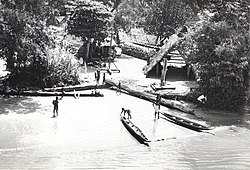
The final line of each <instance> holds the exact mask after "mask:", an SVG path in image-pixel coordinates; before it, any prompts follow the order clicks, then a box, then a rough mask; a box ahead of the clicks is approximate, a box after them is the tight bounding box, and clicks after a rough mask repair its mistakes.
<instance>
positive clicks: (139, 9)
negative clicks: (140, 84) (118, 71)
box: [0, 0, 250, 109]
mask: <svg viewBox="0 0 250 170" xmlns="http://www.w3.org/2000/svg"><path fill="white" fill-rule="evenodd" d="M72 5H73V7H72ZM249 8H250V4H249V2H248V1H247V0H222V1H216V0H207V1H199V0H177V1H171V0H163V1H158V0H153V1H152V0H133V1H131V0H123V1H120V0H94V1H90V0H80V1H70V0H24V1H20V0H1V1H0V37H1V42H0V57H1V58H4V59H5V60H6V61H7V68H8V70H9V71H10V75H9V79H8V80H7V82H8V83H7V84H8V85H10V86H13V87H15V88H24V87H27V86H32V87H39V88H43V87H51V86H60V85H69V84H78V83H79V76H78V69H79V62H78V61H77V60H76V59H75V54H76V53H77V50H76V49H75V48H74V47H72V44H68V45H65V44H64V43H63V42H65V37H67V36H68V35H67V34H70V35H74V36H77V37H80V39H81V41H80V42H81V43H86V44H87V50H86V54H85V59H86V58H88V57H89V54H90V51H89V48H88V47H89V46H90V43H95V44H98V45H99V44H100V43H101V42H102V41H103V40H104V39H105V38H106V37H107V36H108V34H110V33H112V34H113V32H114V31H116V32H117V30H123V31H124V32H127V33H128V32H130V31H131V30H133V29H132V28H143V29H144V31H145V32H146V33H148V34H152V35H154V36H156V37H157V38H156V40H155V44H154V45H162V44H163V43H164V42H165V41H167V39H168V37H169V36H171V35H172V34H173V33H176V30H178V29H179V28H180V27H183V26H184V25H185V26H187V28H188V35H187V36H186V39H185V40H184V41H183V42H182V43H181V45H180V46H177V47H176V48H178V50H179V51H180V52H181V53H182V54H183V56H185V58H186V60H187V61H188V62H189V63H190V64H192V65H193V66H194V69H195V70H196V72H197V82H198V83H199V84H200V87H201V90H202V93H203V94H204V95H205V96H207V101H206V105H207V106H209V107H212V108H219V109H235V108H237V107H239V106H241V105H242V104H244V103H245V101H246V100H247V99H248V96H247V91H248V88H249V83H248V82H249V49H250V48H249V42H250V39H249V38H250V34H249V29H250V27H249V23H250V14H249V11H250V10H249ZM60 15H63V16H65V15H69V17H67V16H66V17H65V20H67V21H66V22H65V25H63V26H62V25H58V24H60V22H59V21H58V20H56V16H60ZM51 24H55V25H56V26H58V27H62V28H64V27H66V28H67V29H66V30H65V29H63V30H61V33H63V34H61V33H60V31H59V32H58V33H55V34H54V33H53V34H54V36H51V35H50V31H49V30H50V29H52V28H51V26H50V25H51ZM67 38H68V40H70V39H71V40H72V39H74V38H73V36H72V37H71V38H69V37H67ZM75 43H78V44H79V41H78V40H77V41H74V42H73V44H74V45H73V46H75ZM79 48H80V47H79ZM124 49H125V51H126V52H127V53H134V49H132V48H131V47H130V46H129V45H127V46H125V48H124ZM136 50H138V49H136ZM136 50H135V51H136ZM72 51H74V52H72ZM136 53H137V52H136ZM138 53H140V54H141V55H142V56H141V58H143V57H146V58H148V56H150V57H152V56H153V54H154V53H151V52H146V51H140V49H139V51H138Z"/></svg>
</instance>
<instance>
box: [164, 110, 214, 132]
mask: <svg viewBox="0 0 250 170" xmlns="http://www.w3.org/2000/svg"><path fill="white" fill-rule="evenodd" d="M161 114H162V115H163V116H164V117H162V118H163V119H165V120H167V121H169V122H172V123H174V124H177V125H180V126H182V127H185V128H188V129H191V130H194V131H197V132H202V131H203V130H211V128H209V127H207V126H204V125H201V124H199V123H195V122H193V121H190V120H187V119H184V118H181V117H178V116H173V115H170V114H167V113H163V112H162V113H161Z"/></svg>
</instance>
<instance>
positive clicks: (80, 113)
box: [0, 90, 250, 170]
mask: <svg viewBox="0 0 250 170" xmlns="http://www.w3.org/2000/svg"><path fill="white" fill-rule="evenodd" d="M101 92H102V93H103V94H104V97H82V98H80V99H74V98H73V97H64V98H63V99H62V100H61V101H60V102H59V117H58V118H51V116H52V109H53V108H52V100H53V99H54V97H10V98H5V99H4V98H0V104H1V105H0V113H1V114H0V131H1V132H0V169H60V170H62V169H174V170H187V169H192V170H193V169H202V170H206V169H207V170H209V169H211V170H212V169H213V170H214V169H232V170H236V169H249V168H250V161H249V160H250V143H249V141H250V115H249V114H248V110H249V108H245V109H244V111H242V113H225V112H224V113H223V114H219V115H218V114H210V115H206V116H205V117H204V119H205V120H207V122H204V121H202V120H196V121H198V122H200V123H211V124H212V125H214V129H213V130H211V132H212V133H214V135H211V134H208V133H198V132H194V131H191V130H189V129H185V128H183V127H179V126H177V125H174V124H172V123H170V122H167V121H165V120H163V119H159V120H157V121H153V119H154V110H153V107H152V104H151V103H150V102H147V101H144V100H141V99H138V98H134V97H131V96H128V95H126V94H121V95H117V94H116V92H115V91H110V90H101ZM122 107H124V108H129V109H130V110H131V112H132V113H131V114H132V121H133V123H134V124H136V125H137V126H138V127H140V129H141V130H142V131H143V132H144V134H145V135H146V136H147V137H148V138H149V139H150V140H151V141H152V142H150V147H147V146H144V145H141V144H139V143H138V142H137V141H135V140H134V139H133V137H132V136H131V135H130V134H129V133H128V132H127V130H126V129H125V128H124V126H123V125H122V123H121V121H120V120H119V115H120V112H121V108H122ZM163 110H164V111H166V112H169V113H172V114H180V115H182V116H186V115H185V114H181V113H179V112H177V111H173V110H168V109H167V108H163ZM159 139H164V140H161V141H157V140H159Z"/></svg>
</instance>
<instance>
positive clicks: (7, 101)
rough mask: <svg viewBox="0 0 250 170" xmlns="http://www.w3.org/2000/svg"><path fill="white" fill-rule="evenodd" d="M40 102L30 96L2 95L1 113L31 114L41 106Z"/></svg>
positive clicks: (0, 97) (0, 101) (0, 100)
mask: <svg viewBox="0 0 250 170" xmlns="http://www.w3.org/2000/svg"><path fill="white" fill-rule="evenodd" d="M39 106H40V104H39V103H37V101H34V100H33V99H32V98H28V97H3V96H0V115H1V114H9V113H16V114H29V113H33V112H35V111H36V110H37V108H39Z"/></svg>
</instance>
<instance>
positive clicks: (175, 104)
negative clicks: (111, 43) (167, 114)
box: [106, 79, 194, 114]
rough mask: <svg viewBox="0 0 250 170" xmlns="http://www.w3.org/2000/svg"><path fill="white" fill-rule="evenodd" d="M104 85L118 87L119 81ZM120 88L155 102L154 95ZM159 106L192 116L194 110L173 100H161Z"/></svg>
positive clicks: (107, 81)
mask: <svg viewBox="0 0 250 170" xmlns="http://www.w3.org/2000/svg"><path fill="white" fill-rule="evenodd" d="M106 84H109V85H111V86H116V87H119V81H118V80H111V79H106ZM120 87H121V89H122V90H125V91H127V92H128V94H129V95H132V96H135V97H138V98H141V99H144V100H147V101H150V102H156V95H153V94H150V93H147V92H144V91H140V90H137V89H133V87H132V86H127V85H124V84H122V83H121V84H120ZM160 104H161V105H163V106H166V107H169V108H173V109H176V110H179V111H182V112H185V113H189V114H194V110H193V109H190V108H188V107H187V106H186V105H185V104H183V103H181V102H179V101H175V100H168V99H161V101H160Z"/></svg>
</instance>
